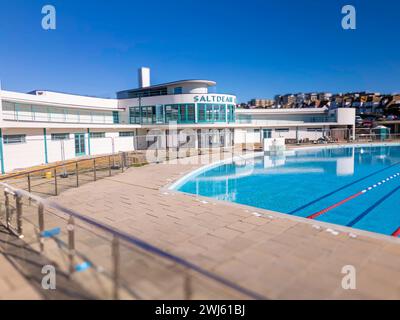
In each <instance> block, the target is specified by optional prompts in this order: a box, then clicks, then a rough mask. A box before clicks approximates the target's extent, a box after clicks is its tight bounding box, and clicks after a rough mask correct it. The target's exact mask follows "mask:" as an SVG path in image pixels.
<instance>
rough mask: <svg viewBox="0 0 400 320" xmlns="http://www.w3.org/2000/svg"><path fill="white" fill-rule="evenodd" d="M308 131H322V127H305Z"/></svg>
mask: <svg viewBox="0 0 400 320" xmlns="http://www.w3.org/2000/svg"><path fill="white" fill-rule="evenodd" d="M307 131H308V132H322V128H307Z"/></svg>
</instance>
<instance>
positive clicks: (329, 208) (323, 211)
mask: <svg viewBox="0 0 400 320" xmlns="http://www.w3.org/2000/svg"><path fill="white" fill-rule="evenodd" d="M362 194H364V192H362V191H361V192H358V193H356V194H353V195H352V196H350V197H348V198H346V199H344V200H342V201H340V202H338V203H335V204H334V205H332V206H330V207H328V208H326V209H324V210H321V211H318V212H317V213H314V214H312V215H311V216H309V217H307V218H308V219H316V218H318V217H319V216H322V215H323V214H324V213H327V212H329V211H331V210H333V209H335V208H337V207H339V206H341V205H342V204H344V203H346V202H349V201H350V200H353V199H354V198H357V197H358V196H361V195H362Z"/></svg>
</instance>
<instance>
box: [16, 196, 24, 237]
mask: <svg viewBox="0 0 400 320" xmlns="http://www.w3.org/2000/svg"><path fill="white" fill-rule="evenodd" d="M15 208H16V210H17V232H18V236H19V237H20V238H22V237H23V230H22V196H21V195H19V194H16V195H15Z"/></svg>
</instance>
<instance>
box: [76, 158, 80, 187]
mask: <svg viewBox="0 0 400 320" xmlns="http://www.w3.org/2000/svg"><path fill="white" fill-rule="evenodd" d="M75 175H76V187H77V188H79V163H78V162H75Z"/></svg>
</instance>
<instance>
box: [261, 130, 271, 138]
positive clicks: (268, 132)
mask: <svg viewBox="0 0 400 320" xmlns="http://www.w3.org/2000/svg"><path fill="white" fill-rule="evenodd" d="M263 138H264V139H271V138H272V130H271V129H263Z"/></svg>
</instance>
